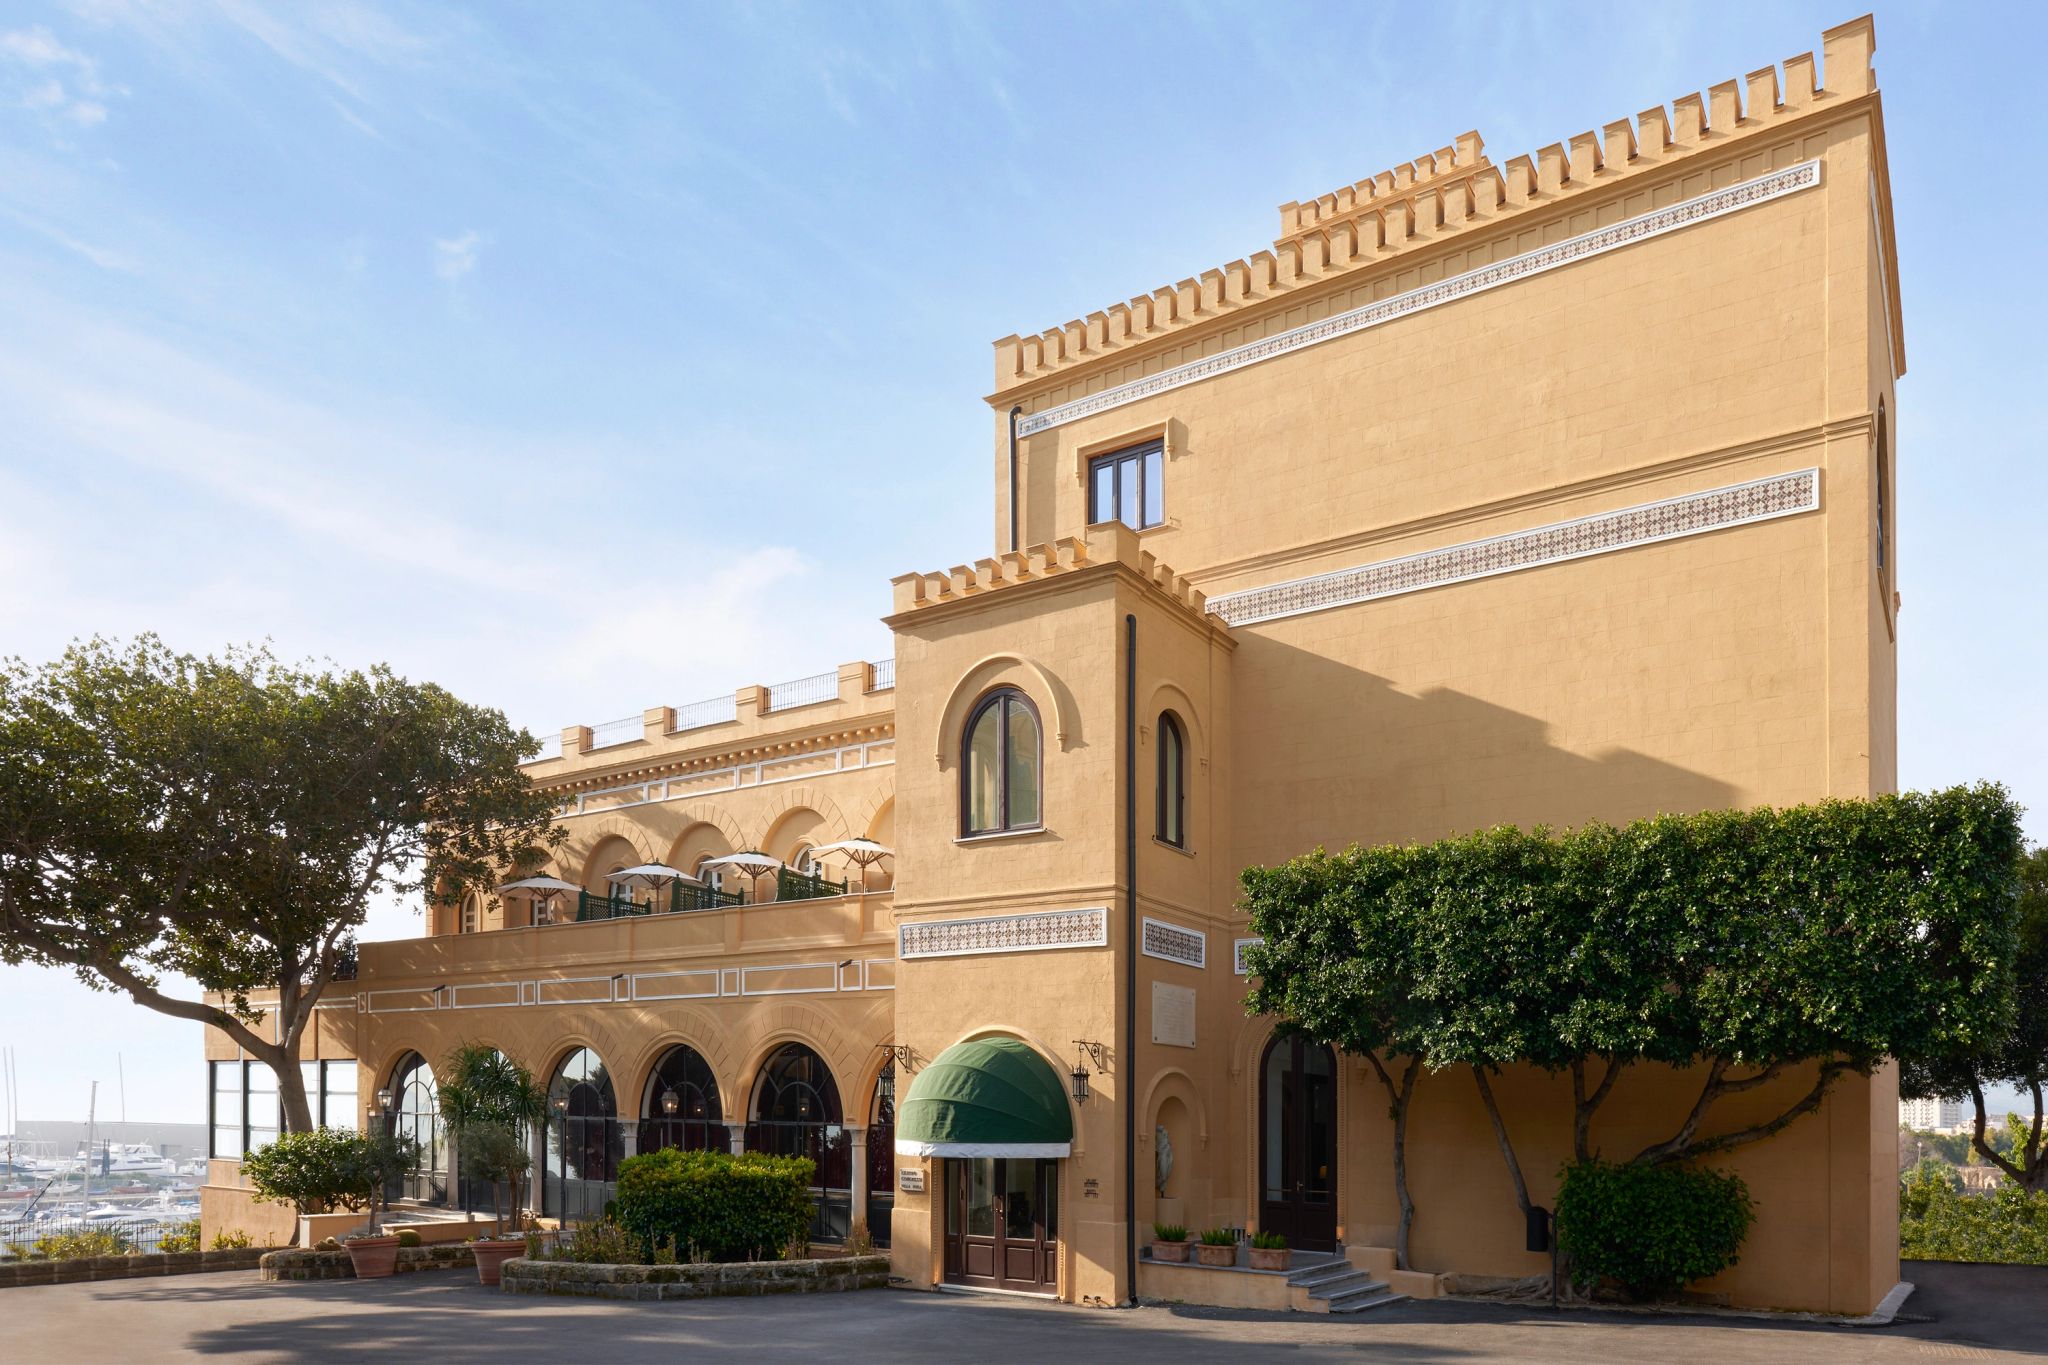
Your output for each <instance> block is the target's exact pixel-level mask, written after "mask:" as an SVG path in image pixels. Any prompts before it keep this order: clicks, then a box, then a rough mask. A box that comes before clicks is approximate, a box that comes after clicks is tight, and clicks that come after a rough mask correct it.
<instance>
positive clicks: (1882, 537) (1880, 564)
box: [1876, 398, 1892, 610]
mask: <svg viewBox="0 0 2048 1365" xmlns="http://www.w3.org/2000/svg"><path fill="white" fill-rule="evenodd" d="M1890 446H1891V423H1890V420H1889V419H1888V418H1887V416H1886V413H1885V404H1884V400H1883V399H1882V398H1880V399H1878V400H1877V480H1876V482H1877V581H1878V584H1879V586H1881V587H1889V586H1890V585H1891V559H1892V556H1891V539H1892V518H1891V510H1892V496H1891V495H1892V489H1891V464H1892V462H1891V449H1890ZM1887 610H1889V604H1887Z"/></svg>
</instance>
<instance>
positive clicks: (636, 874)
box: [606, 863, 696, 892]
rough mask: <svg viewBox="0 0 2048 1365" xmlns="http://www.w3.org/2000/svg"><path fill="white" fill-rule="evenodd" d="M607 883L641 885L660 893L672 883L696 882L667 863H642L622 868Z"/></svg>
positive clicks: (608, 878) (687, 874)
mask: <svg viewBox="0 0 2048 1365" xmlns="http://www.w3.org/2000/svg"><path fill="white" fill-rule="evenodd" d="M606 880H607V881H613V882H626V883H628V884H639V885H642V886H645V887H647V888H648V889H649V890H652V891H657V892H658V891H660V890H661V888H662V887H664V886H667V885H668V884H669V883H670V882H676V881H685V882H686V881H695V880H696V879H695V878H694V877H692V876H691V875H690V874H689V873H687V872H685V871H683V870H682V869H681V868H679V867H670V866H669V865H668V864H667V863H642V864H640V866H638V867H622V868H620V869H619V870H618V871H617V872H614V873H612V874H611V875H610V876H609V877H607V878H606Z"/></svg>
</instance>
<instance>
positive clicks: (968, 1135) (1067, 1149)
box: [896, 1038, 1074, 1157]
mask: <svg viewBox="0 0 2048 1365" xmlns="http://www.w3.org/2000/svg"><path fill="white" fill-rule="evenodd" d="M1073 1150H1074V1118H1073V1114H1072V1113H1071V1112H1070V1111H1069V1110H1068V1108H1067V1092H1066V1089H1065V1087H1063V1086H1062V1085H1061V1084H1060V1078H1059V1075H1058V1074H1057V1073H1056V1072H1054V1070H1053V1069H1052V1067H1051V1066H1049V1065H1048V1064H1047V1063H1046V1060H1045V1058H1043V1057H1041V1056H1039V1055H1038V1053H1036V1052H1034V1051H1033V1050H1032V1049H1031V1048H1029V1047H1027V1046H1026V1045H1025V1044H1023V1043H1021V1042H1019V1041H1018V1040H1017V1039H1015V1038H975V1039H971V1040H970V1041H968V1042H965V1043H955V1044H954V1045H953V1046H952V1047H949V1048H947V1049H946V1050H945V1051H944V1052H942V1053H940V1054H939V1056H938V1059H937V1060H936V1061H934V1062H933V1063H932V1064H931V1065H930V1066H927V1067H926V1068H925V1069H924V1070H922V1071H920V1072H918V1073H917V1076H916V1078H915V1079H913V1080H912V1081H911V1083H910V1094H909V1096H908V1097H907V1098H906V1099H904V1100H903V1102H902V1103H900V1104H899V1105H897V1106H896V1152H897V1154H898V1155H899V1156H952V1157H961V1156H1007V1157H1061V1156H1067V1155H1070V1154H1071V1153H1072V1152H1073Z"/></svg>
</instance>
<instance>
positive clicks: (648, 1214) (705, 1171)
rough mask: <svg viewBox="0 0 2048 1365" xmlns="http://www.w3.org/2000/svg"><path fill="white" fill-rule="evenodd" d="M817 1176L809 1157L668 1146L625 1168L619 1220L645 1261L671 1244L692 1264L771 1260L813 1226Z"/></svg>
mask: <svg viewBox="0 0 2048 1365" xmlns="http://www.w3.org/2000/svg"><path fill="white" fill-rule="evenodd" d="M816 1172H817V1164H816V1163H815V1162H813V1161H812V1160H811V1159H810V1158H808V1157H800V1156H767V1155H764V1154H761V1153H757V1152H748V1153H746V1154H744V1155H741V1156H734V1155H733V1154H732V1153H730V1152H685V1151H680V1150H678V1149H676V1148H674V1147H667V1148H663V1149H662V1150H661V1151H658V1152H647V1153H644V1154H642V1155H640V1156H632V1157H627V1158H626V1159H625V1160H624V1161H622V1162H620V1163H619V1184H618V1190H619V1193H618V1198H617V1200H616V1201H615V1202H616V1204H617V1206H618V1220H619V1223H620V1225H621V1226H622V1227H624V1228H625V1229H626V1231H627V1232H628V1233H630V1234H631V1235H632V1236H633V1237H635V1238H636V1239H638V1241H639V1242H640V1246H641V1259H643V1260H644V1259H646V1257H647V1256H648V1254H649V1253H650V1251H651V1249H652V1247H653V1246H654V1245H655V1243H656V1241H657V1240H658V1239H660V1238H664V1237H668V1238H674V1239H675V1244H676V1245H677V1246H679V1247H688V1248H690V1249H691V1251H692V1259H693V1260H694V1259H698V1258H700V1257H701V1258H702V1259H706V1260H712V1261H750V1260H762V1261H772V1260H775V1259H777V1258H778V1257H780V1256H781V1254H782V1252H783V1250H784V1249H785V1248H787V1247H790V1246H792V1245H797V1244H801V1243H802V1241H803V1238H804V1236H805V1233H806V1230H807V1229H808V1228H809V1227H810V1223H811V1181H812V1179H813V1178H814V1176H815V1174H816Z"/></svg>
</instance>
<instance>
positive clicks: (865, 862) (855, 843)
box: [811, 839, 896, 891]
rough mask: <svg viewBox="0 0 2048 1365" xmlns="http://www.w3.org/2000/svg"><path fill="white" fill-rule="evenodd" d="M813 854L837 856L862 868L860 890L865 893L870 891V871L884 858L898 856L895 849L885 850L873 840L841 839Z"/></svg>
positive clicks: (815, 850) (814, 850)
mask: <svg viewBox="0 0 2048 1365" xmlns="http://www.w3.org/2000/svg"><path fill="white" fill-rule="evenodd" d="M811 852H812V854H814V855H815V856H817V857H820V858H822V857H824V856H825V855H826V854H828V853H832V854H837V855H838V856H839V857H842V858H844V859H846V860H847V861H848V862H850V863H852V864H854V865H855V866H856V867H858V868H860V889H861V890H863V891H865V890H867V889H868V869H869V868H870V867H872V866H874V865H875V864H876V863H878V862H880V861H882V859H884V858H893V857H895V856H896V850H895V849H893V848H885V847H884V846H882V845H881V844H878V843H876V842H875V841H874V840H873V839H841V840H840V841H839V842H838V843H834V844H819V845H818V846H817V847H816V848H814V849H812V850H811Z"/></svg>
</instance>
